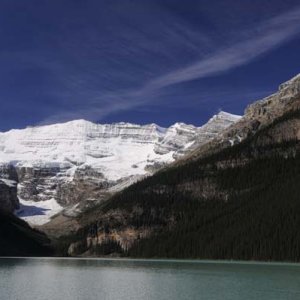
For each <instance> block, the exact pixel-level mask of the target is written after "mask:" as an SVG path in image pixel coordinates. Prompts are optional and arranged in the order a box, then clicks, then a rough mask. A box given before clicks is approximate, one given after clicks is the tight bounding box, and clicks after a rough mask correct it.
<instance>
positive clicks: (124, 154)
mask: <svg viewBox="0 0 300 300" xmlns="http://www.w3.org/2000/svg"><path fill="white" fill-rule="evenodd" d="M239 119H240V117H239V116H236V115H232V114H229V113H225V112H219V113H218V114H217V115H215V116H214V117H212V118H211V119H210V120H209V121H208V123H207V124H205V125H204V126H202V127H195V126H193V125H186V124H184V123H176V124H174V125H172V126H171V127H169V128H162V127H160V126H158V125H156V124H149V125H143V126H142V125H136V124H130V123H115V124H105V125H102V124H94V123H91V122H88V121H85V120H75V121H71V122H67V123H62V124H53V125H48V126H37V127H28V128H26V129H21V130H15V129H14V130H10V131H8V132H4V133H0V188H1V182H4V181H5V182H6V183H7V182H9V183H10V184H11V185H14V186H15V187H16V188H17V196H18V198H19V199H20V209H19V211H18V215H19V216H20V217H21V218H23V219H25V220H27V221H29V222H31V223H32V224H43V223H45V222H47V221H49V218H50V217H51V216H52V215H54V214H56V213H58V212H60V211H61V210H63V209H64V208H66V207H68V209H67V210H65V211H64V214H68V215H72V216H74V215H76V214H78V213H79V212H80V211H82V210H83V209H86V208H89V207H90V206H91V205H94V204H95V203H98V202H101V201H102V200H103V199H107V198H108V197H110V196H111V195H112V194H114V193H115V192H117V191H120V190H122V189H124V188H125V187H127V186H129V185H130V184H132V183H134V182H136V181H137V180H139V179H141V178H143V177H144V176H148V175H151V174H153V173H154V172H155V171H157V170H158V169H160V168H162V167H164V166H165V165H167V164H169V163H172V162H174V161H175V160H176V159H178V158H180V157H182V156H183V155H185V154H186V153H190V152H191V151H193V150H194V149H196V148H197V147H199V145H202V144H203V143H206V142H207V141H209V140H211V139H213V138H215V137H216V136H218V134H219V133H220V132H222V131H223V130H224V129H226V128H228V127H229V126H231V125H232V124H234V123H235V122H237V121H238V120H239ZM1 180H2V181H1ZM16 201H17V200H16V199H15V200H14V202H15V204H14V206H13V207H14V208H16V207H17V205H16ZM3 203H4V202H3ZM0 204H1V202H0ZM6 205H7V204H6Z"/></svg>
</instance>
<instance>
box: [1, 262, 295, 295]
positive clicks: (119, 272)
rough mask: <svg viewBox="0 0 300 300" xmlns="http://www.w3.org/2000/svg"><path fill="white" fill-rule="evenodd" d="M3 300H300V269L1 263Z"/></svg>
mask: <svg viewBox="0 0 300 300" xmlns="http://www.w3.org/2000/svg"><path fill="white" fill-rule="evenodd" d="M0 299H1V300H2V299H3V300H6V299H14V300H16V299H20V300H26V299H31V300H35V299H37V300H43V299H47V300H48V299H59V300H60V299H62V300H69V299H88V300H90V299H101V300H106V299H120V300H127V299H128V300H135V299H139V300H140V299H145V300H148V299H155V300H159V299H166V300H167V299H168V300H169V299H172V300H177V299H189V300H192V299H197V300H198V299H205V300H208V299H214V300H215V299H218V300H219V299H220V300H221V299H222V300H226V299H228V300H235V299H245V300H247V299H251V300H252V299H255V300H258V299H264V300H266V299H272V300H276V299H284V300H287V299H293V300H294V299H300V265H299V264H268V263H266V264H261V263H238V262H214V261H209V262H208V261H176V260H174V261H168V260H160V261H153V260H105V259H52V258H38V259H27V258H18V259H15V258H14V259H9V258H2V259H0Z"/></svg>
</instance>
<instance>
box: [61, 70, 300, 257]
mask: <svg viewBox="0 0 300 300" xmlns="http://www.w3.org/2000/svg"><path fill="white" fill-rule="evenodd" d="M299 140H300V76H299V75H298V76H296V77H295V78H293V79H292V80H290V81H288V82H286V83H284V84H282V85H281V86H280V88H279V91H278V92H277V93H275V94H273V95H271V96H270V97H267V98H265V99H263V100H260V101H258V102H255V103H254V104H252V105H250V106H249V107H248V108H247V109H246V111H245V115H244V117H243V118H242V119H240V120H239V121H238V122H236V123H235V124H234V125H232V126H230V127H229V128H228V129H225V130H224V131H222V133H221V134H219V135H218V136H217V137H216V138H215V139H213V140H211V141H210V142H208V143H206V144H203V145H200V146H199V147H198V148H196V149H194V151H193V152H192V153H191V154H187V155H186V156H184V157H183V158H182V159H180V160H178V161H177V162H176V163H175V164H172V165H171V166H169V167H166V168H164V169H163V170H161V171H159V172H157V173H156V174H154V175H153V176H151V177H147V178H145V179H144V180H142V181H139V182H137V183H136V184H133V185H131V186H129V187H128V188H126V189H125V190H123V191H122V192H120V193H118V194H116V195H114V196H113V197H112V198H111V199H109V200H108V201H106V202H103V203H101V204H100V205H99V206H98V207H96V208H93V209H92V210H91V211H89V212H86V213H84V214H82V215H81V216H79V217H78V218H77V219H76V224H77V228H78V229H77V231H76V232H73V233H72V234H70V235H68V241H69V243H68V244H64V247H65V250H64V253H68V254H69V255H78V254H83V255H129V256H133V257H176V258H207V259H211V258H213V259H246V260H253V259H254V260H285V261H300V233H299V226H300V198H299V195H300V185H299V182H300V172H299V170H300V142H299ZM63 239H64V238H62V239H61V240H63Z"/></svg>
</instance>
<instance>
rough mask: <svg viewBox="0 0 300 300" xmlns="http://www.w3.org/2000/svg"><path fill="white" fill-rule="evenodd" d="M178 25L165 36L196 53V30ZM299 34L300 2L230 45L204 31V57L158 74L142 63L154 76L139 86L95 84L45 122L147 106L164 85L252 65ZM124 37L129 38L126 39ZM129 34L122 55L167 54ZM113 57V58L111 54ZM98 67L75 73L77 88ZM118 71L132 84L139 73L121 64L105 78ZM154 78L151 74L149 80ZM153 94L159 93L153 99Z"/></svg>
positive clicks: (239, 34) (98, 117)
mask: <svg viewBox="0 0 300 300" xmlns="http://www.w3.org/2000/svg"><path fill="white" fill-rule="evenodd" d="M174 23H175V22H174ZM181 25H182V24H181ZM174 26H175V25H173V27H168V28H162V30H161V31H166V30H167V31H166V32H167V33H168V34H166V35H165V36H166V37H168V38H169V39H170V36H171V33H173V35H175V40H176V41H180V37H182V36H183V35H185V39H184V42H185V44H186V47H189V48H190V50H191V51H193V52H195V51H196V49H197V46H198V44H197V42H193V39H192V38H191V36H192V37H195V32H192V33H191V34H189V33H188V32H189V28H185V27H183V26H181V27H180V29H178V28H176V30H175V29H174V28H175V27H174ZM299 34H300V7H299V8H297V9H293V11H289V12H285V13H283V14H282V15H279V16H277V17H275V18H272V19H270V20H266V21H264V22H263V23H259V24H256V28H255V29H248V30H245V29H243V30H242V31H240V30H237V34H236V37H235V39H234V41H232V44H231V45H229V43H230V40H227V41H226V42H225V43H224V46H223V47H220V45H219V44H217V43H215V44H214V43H213V42H212V41H211V40H209V39H208V38H207V37H205V36H204V35H203V34H202V33H201V39H200V41H201V42H203V43H205V44H206V47H208V45H209V47H210V51H209V52H210V54H209V55H205V56H203V52H202V50H201V49H199V53H200V52H201V55H202V58H201V59H200V60H196V61H194V62H192V63H190V64H189V65H187V66H184V67H180V68H177V69H174V70H173V71H170V72H167V73H166V74H158V75H157V76H156V77H155V72H154V69H151V65H150V66H144V68H145V69H146V70H147V72H148V73H149V74H151V76H146V77H147V78H148V79H145V78H144V80H145V81H144V83H142V84H140V83H139V81H138V80H137V81H136V86H137V87H136V88H134V87H132V86H133V84H131V87H130V88H128V89H125V90H120V89H116V90H110V91H102V92H100V91H97V90H94V89H93V90H90V89H86V91H85V100H84V103H83V104H81V103H80V105H79V107H76V108H75V109H74V110H71V111H70V110H68V111H62V112H60V113H57V114H56V115H53V116H50V117H49V118H47V119H46V120H44V121H43V123H52V122H57V121H65V120H70V119H76V118H86V119H90V120H95V121H96V120H101V119H103V118H105V117H107V116H108V115H111V114H113V113H118V112H122V111H126V110H131V109H134V108H137V107H141V106H143V105H148V104H149V103H151V102H152V101H153V99H157V101H159V100H161V99H162V98H160V95H161V94H162V90H163V89H164V88H165V87H168V86H171V85H175V84H180V83H183V82H187V81H191V80H195V79H201V78H206V77H211V76H216V75H219V74H222V73H225V72H228V71H230V70H232V69H234V68H237V67H239V66H242V65H246V64H249V63H250V62H252V61H253V60H255V59H256V58H258V57H260V56H262V55H264V54H266V53H267V52H269V51H271V50H273V49H276V48H277V47H279V46H281V45H282V44H284V43H285V42H287V41H289V40H291V39H293V38H295V37H297V36H298V35H299ZM199 35H200V34H199ZM126 36H127V39H124V38H125V37H126ZM126 36H125V37H124V38H123V39H122V41H123V44H122V43H121V44H120V45H121V49H120V48H119V50H121V51H122V52H123V55H124V57H126V56H129V57H131V56H132V57H135V56H142V55H143V53H146V54H149V53H148V52H150V51H152V52H151V55H158V56H160V55H161V56H162V57H163V58H164V57H166V56H167V54H168V53H167V52H168V51H166V50H165V49H164V47H163V45H160V44H159V43H156V44H151V42H152V40H150V41H147V37H146V36H144V37H143V32H141V34H140V35H138V36H139V38H140V40H139V43H138V44H139V46H138V47H134V48H132V49H131V48H130V47H132V42H131V41H132V40H134V38H135V37H136V34H133V36H130V32H128V33H127V35H126ZM155 38H157V37H155ZM95 39H96V38H95ZM141 39H142V40H141ZM171 40H172V39H171ZM171 40H170V42H171ZM181 42H182V41H181ZM181 42H180V43H181ZM201 42H200V43H201ZM172 43H174V39H173V40H172ZM181 44H182V43H181ZM225 44H226V45H225ZM228 45H229V46H228ZM175 46H176V45H175V44H174V45H172V47H174V48H175ZM86 47H87V46H86ZM95 48H96V47H95ZM78 49H79V47H78ZM207 49H208V48H206V51H205V52H208V51H207ZM100 51H103V49H100ZM170 55H172V54H170ZM108 57H109V56H108ZM132 57H131V58H132ZM175 58H177V59H178V56H176V57H174V58H172V59H174V60H175ZM109 59H110V60H112V59H113V58H109ZM122 61H124V58H123V60H120V61H118V60H116V59H115V60H114V61H112V62H113V64H114V65H116V64H121V63H122ZM125 61H126V59H125ZM98 67H99V66H97V67H95V70H93V74H89V73H87V78H88V81H87V80H83V81H82V80H81V78H79V80H76V78H75V79H74V78H72V77H71V80H70V81H71V83H73V84H74V85H75V88H76V87H78V86H79V85H81V84H82V85H83V86H82V87H81V88H80V89H84V86H85V85H86V84H87V83H86V82H90V81H91V80H92V79H95V78H94V77H95V75H97V74H98V75H100V70H101V65H100V68H98ZM137 67H138V68H139V69H142V68H143V66H142V65H139V66H137ZM107 72H108V71H107ZM114 75H115V76H116V78H118V77H122V78H121V79H123V78H127V79H130V80H131V83H134V82H135V80H136V77H138V76H139V75H138V74H135V73H134V71H133V72H131V73H128V71H127V70H126V68H123V69H122V70H121V71H118V69H114V70H112V72H111V73H109V74H108V73H107V74H106V75H105V76H107V77H109V78H107V79H108V80H112V81H114V80H115V78H114V79H113V78H111V77H114ZM151 77H152V79H149V78H151ZM204 94H205V92H204ZM155 96H157V97H156V98H155ZM79 101H82V100H79Z"/></svg>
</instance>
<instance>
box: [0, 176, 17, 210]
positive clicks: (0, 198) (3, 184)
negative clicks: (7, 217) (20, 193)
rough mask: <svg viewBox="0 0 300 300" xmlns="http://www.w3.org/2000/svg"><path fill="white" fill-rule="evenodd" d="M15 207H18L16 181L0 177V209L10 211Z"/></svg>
mask: <svg viewBox="0 0 300 300" xmlns="http://www.w3.org/2000/svg"><path fill="white" fill-rule="evenodd" d="M17 208H19V199H18V197H17V183H16V182H15V181H13V180H9V179H0V210H1V211H3V212H9V213H11V212H13V211H14V210H15V209H17Z"/></svg>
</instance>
